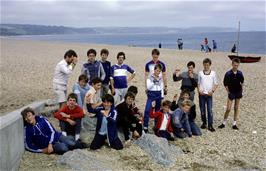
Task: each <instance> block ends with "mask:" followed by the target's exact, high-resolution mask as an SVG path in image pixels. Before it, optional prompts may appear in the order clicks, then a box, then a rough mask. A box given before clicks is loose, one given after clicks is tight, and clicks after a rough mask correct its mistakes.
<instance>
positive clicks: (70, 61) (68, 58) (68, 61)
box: [65, 55, 76, 65]
mask: <svg viewBox="0 0 266 171" xmlns="http://www.w3.org/2000/svg"><path fill="white" fill-rule="evenodd" d="M74 58H76V57H74V56H73V55H72V56H71V57H69V56H67V57H66V58H65V60H66V62H67V64H68V65H69V64H71V63H72V62H73V61H74Z"/></svg>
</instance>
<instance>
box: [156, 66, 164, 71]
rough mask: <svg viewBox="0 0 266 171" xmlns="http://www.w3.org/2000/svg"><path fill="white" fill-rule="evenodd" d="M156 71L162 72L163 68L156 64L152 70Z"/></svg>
mask: <svg viewBox="0 0 266 171" xmlns="http://www.w3.org/2000/svg"><path fill="white" fill-rule="evenodd" d="M156 69H160V70H161V71H162V69H163V66H162V65H161V64H156V65H155V66H154V70H156Z"/></svg>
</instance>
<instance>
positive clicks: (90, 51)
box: [87, 49, 97, 56]
mask: <svg viewBox="0 0 266 171" xmlns="http://www.w3.org/2000/svg"><path fill="white" fill-rule="evenodd" d="M91 53H93V54H94V55H95V56H96V55H97V52H96V50H94V49H89V50H88V51H87V56H89V54H91Z"/></svg>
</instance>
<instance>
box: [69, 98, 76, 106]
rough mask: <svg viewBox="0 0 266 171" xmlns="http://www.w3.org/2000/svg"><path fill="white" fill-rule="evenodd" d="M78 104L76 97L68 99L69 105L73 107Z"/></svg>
mask: <svg viewBox="0 0 266 171" xmlns="http://www.w3.org/2000/svg"><path fill="white" fill-rule="evenodd" d="M76 104H77V101H76V99H74V98H69V99H68V100H67V105H68V106H69V107H70V108H71V107H74V106H75V105H76Z"/></svg>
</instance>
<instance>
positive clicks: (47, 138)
mask: <svg viewBox="0 0 266 171" xmlns="http://www.w3.org/2000/svg"><path fill="white" fill-rule="evenodd" d="M21 115H22V117H23V120H24V130H25V148H26V149H27V150H29V151H31V152H35V153H45V154H50V153H57V154H63V153H65V152H67V151H69V150H72V149H74V148H75V145H76V142H75V140H74V139H72V138H70V137H66V136H64V135H62V134H61V133H59V132H57V131H56V130H55V129H54V127H53V126H52V125H51V123H49V121H48V120H47V119H45V118H44V117H42V116H35V112H34V111H33V109H31V108H26V109H24V110H23V111H22V112H21Z"/></svg>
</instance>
